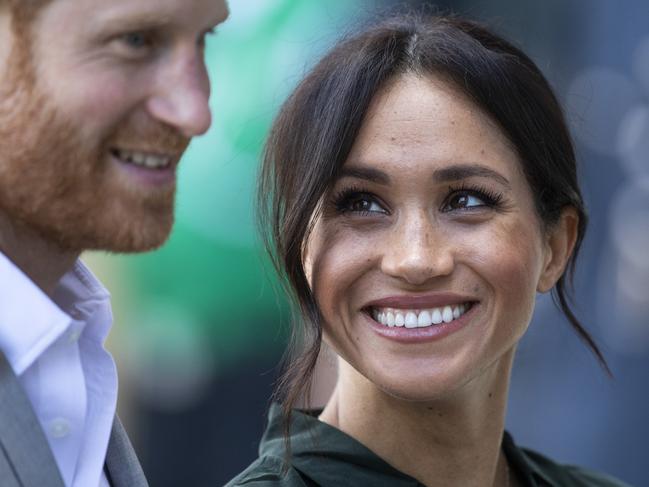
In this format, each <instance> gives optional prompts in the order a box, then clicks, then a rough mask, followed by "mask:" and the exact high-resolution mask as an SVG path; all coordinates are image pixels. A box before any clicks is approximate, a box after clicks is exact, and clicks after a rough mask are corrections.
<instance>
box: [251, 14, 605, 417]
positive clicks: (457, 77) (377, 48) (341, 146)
mask: <svg viewBox="0 0 649 487" xmlns="http://www.w3.org/2000/svg"><path fill="white" fill-rule="evenodd" d="M405 74H414V75H417V76H422V77H426V76H429V77H441V78H443V79H445V80H447V81H449V82H450V83H451V84H452V85H454V87H455V88H456V89H457V90H459V91H460V92H463V93H464V94H465V95H466V96H468V97H469V99H470V100H472V101H473V103H475V105H476V106H478V107H479V108H480V109H481V110H482V111H483V112H484V113H486V114H487V115H488V116H490V117H491V119H493V120H494V121H495V122H496V123H497V124H498V125H499V127H500V129H501V130H502V132H503V133H504V134H505V136H506V137H507V138H508V139H509V141H510V142H511V144H512V146H513V147H514V148H515V150H516V151H517V154H518V156H519V158H520V161H521V164H522V167H523V171H524V173H525V176H526V179H527V182H528V184H529V186H530V188H531V190H532V193H533V196H534V202H535V206H536V211H537V213H538V215H539V217H540V220H541V221H542V222H543V224H544V225H545V226H546V227H548V226H551V225H553V224H554V223H556V222H557V220H558V218H559V216H560V215H561V212H562V210H563V209H564V208H565V207H573V208H574V209H575V210H576V211H577V213H578V215H579V225H578V235H577V241H576V245H575V250H574V253H573V255H572V256H571V258H570V261H569V264H568V267H567V270H566V272H565V273H564V275H562V276H561V278H560V279H559V281H558V282H557V284H556V286H555V288H554V289H553V297H554V298H555V302H556V303H557V304H558V307H559V308H560V309H561V311H562V312H563V313H564V315H565V316H566V318H567V319H568V321H569V322H570V324H571V325H572V327H573V328H574V330H575V331H576V332H577V334H578V336H579V337H580V338H581V339H582V340H583V341H584V342H585V344H586V345H587V346H588V347H589V348H590V349H591V350H592V352H593V353H594V355H595V356H596V357H597V359H598V360H599V362H600V363H601V365H602V366H603V367H604V368H605V369H606V370H607V371H608V367H607V365H606V362H605V360H604V357H603V355H602V353H601V352H600V350H599V349H598V347H597V345H596V344H595V342H594V341H593V339H592V338H591V336H590V335H589V334H588V332H587V331H586V330H585V329H584V328H583V327H582V325H581V324H580V323H579V321H578V320H577V318H576V317H575V315H574V313H573V312H572V310H571V308H570V305H569V302H568V297H567V286H568V285H569V284H571V281H572V275H573V274H574V268H575V259H576V258H577V254H578V252H579V248H580V245H581V242H582V240H583V237H584V232H585V229H586V223H587V215H586V211H585V208H584V202H583V199H582V196H581V192H580V190H579V185H578V182H577V169H576V161H575V153H574V149H573V145H572V141H571V137H570V134H569V132H568V128H567V126H566V122H565V119H564V116H563V112H562V109H561V107H560V105H559V103H558V101H557V99H556V97H555V95H554V93H553V91H552V88H551V87H550V85H549V84H548V82H547V81H546V79H545V77H544V76H543V74H542V73H541V72H540V71H539V69H538V68H537V67H536V65H535V64H534V63H533V62H532V60H531V59H530V58H529V57H528V56H527V55H525V54H524V53H523V52H521V51H520V50H519V49H518V48H516V47H514V46H513V45H512V44H510V43H509V42H507V41H505V40H504V39H502V38H500V37H499V36H497V35H495V34H494V33H492V32H490V31H489V30H488V29H486V28H485V27H483V26H481V25H479V24H477V23H475V22H472V21H468V20H463V19H460V18H457V17H449V16H426V15H421V14H407V15H397V16H392V17H391V18H388V19H386V20H384V21H382V22H380V23H378V24H375V25H373V26H371V27H369V28H367V29H365V30H363V31H362V32H361V33H359V34H357V35H354V36H352V37H349V38H346V39H343V40H342V41H341V42H339V43H338V44H337V45H336V46H335V47H334V48H333V49H332V50H331V51H330V52H329V53H328V54H327V55H325V57H324V58H323V59H322V60H321V61H320V62H319V63H318V64H317V65H316V66H315V67H314V68H313V69H312V70H311V72H310V73H309V74H308V75H307V76H306V78H305V79H304V80H303V81H302V82H301V83H300V84H299V85H298V86H297V88H296V89H295V91H294V92H293V93H292V95H291V96H290V97H289V99H288V100H287V101H286V103H285V104H284V105H283V107H282V109H281V111H280V113H279V115H278V117H277V119H276V120H275V122H274V125H273V127H272V129H271V133H270V136H269V139H268V141H267V144H266V147H265V151H264V157H263V163H262V167H261V172H260V179H259V187H258V198H259V223H260V226H261V230H262V234H263V237H264V239H265V244H266V247H267V249H268V250H269V252H270V254H271V257H272V259H273V262H274V264H275V266H276V268H277V270H278V272H279V273H280V275H281V277H282V278H283V279H284V284H285V285H286V288H287V290H288V292H289V293H290V295H291V297H292V298H293V299H294V303H295V305H296V307H295V310H296V316H295V323H294V327H293V335H292V336H293V339H292V344H291V346H290V348H289V352H288V353H289V355H288V356H287V359H286V360H287V361H286V363H285V372H284V375H283V377H282V379H281V380H280V383H279V387H278V391H277V398H278V399H280V400H281V401H282V404H283V407H284V413H285V418H286V420H287V428H288V420H289V419H290V411H291V408H292V407H293V406H294V405H295V403H296V401H297V400H298V399H299V398H300V397H301V396H303V395H304V394H306V395H307V397H308V394H309V388H310V383H311V376H312V374H313V370H314V367H315V364H316V359H317V357H318V353H319V351H320V346H321V339H322V326H321V316H320V312H319V310H318V306H317V303H316V302H315V299H314V296H313V294H312V293H311V290H310V288H309V285H308V283H307V279H306V276H305V271H304V267H303V250H304V245H305V242H306V241H307V239H308V236H309V232H310V226H311V222H312V215H313V214H314V212H315V211H316V210H317V207H318V202H319V201H320V199H321V198H322V196H323V194H324V193H325V192H326V191H327V190H328V189H329V187H330V185H331V184H332V183H333V181H334V180H335V179H336V176H337V174H338V171H339V170H340V168H341V167H342V165H343V164H344V162H345V160H346V159H347V156H348V154H349V152H350V149H351V147H352V144H353V143H354V140H355V139H356V135H357V134H358V132H359V129H360V127H361V124H362V123H363V120H364V117H365V114H366V112H367V110H368V107H369V105H370V102H371V101H372V99H373V98H374V96H375V95H376V93H377V92H378V91H379V90H380V89H381V88H382V87H384V86H385V85H386V83H388V82H389V81H390V80H393V79H394V78H396V77H399V76H403V75H405Z"/></svg>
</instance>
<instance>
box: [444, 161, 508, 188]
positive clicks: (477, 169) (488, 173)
mask: <svg viewBox="0 0 649 487" xmlns="http://www.w3.org/2000/svg"><path fill="white" fill-rule="evenodd" d="M470 177H479V178H489V179H493V180H495V181H497V182H498V183H500V184H502V185H503V186H505V187H507V188H511V184H510V182H509V180H508V179H507V178H506V177H505V176H503V175H502V174H500V173H499V172H497V171H494V170H493V169H491V168H488V167H485V166H481V165H479V164H455V165H453V166H448V167H444V168H441V169H437V170H435V172H434V173H433V179H435V181H438V182H442V183H450V182H452V181H461V180H462V179H466V178H470Z"/></svg>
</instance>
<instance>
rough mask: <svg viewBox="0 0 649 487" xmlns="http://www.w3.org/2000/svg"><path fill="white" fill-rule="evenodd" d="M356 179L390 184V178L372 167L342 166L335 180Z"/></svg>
mask: <svg viewBox="0 0 649 487" xmlns="http://www.w3.org/2000/svg"><path fill="white" fill-rule="evenodd" d="M342 178H356V179H363V180H365V181H371V182H373V183H377V184H383V185H388V184H390V176H388V175H387V174H386V173H384V172H383V171H381V170H379V169H374V168H372V167H359V166H344V167H343V168H342V169H341V170H340V172H339V173H338V177H337V178H336V179H342Z"/></svg>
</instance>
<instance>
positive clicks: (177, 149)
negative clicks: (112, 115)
mask: <svg viewBox="0 0 649 487" xmlns="http://www.w3.org/2000/svg"><path fill="white" fill-rule="evenodd" d="M18 43H20V40H18V42H17V44H18ZM23 46H24V45H23ZM21 50H22V51H23V52H21ZM29 54H30V53H28V52H24V47H18V48H17V49H16V50H14V52H13V53H12V55H11V56H10V60H9V63H8V64H9V65H8V66H7V68H6V70H5V76H3V77H2V82H1V84H0V211H1V212H3V213H4V214H5V216H6V217H8V219H9V220H10V221H12V222H14V223H15V224H16V225H20V226H22V227H24V228H26V229H28V230H31V231H33V232H35V233H36V234H38V235H39V236H40V237H41V238H43V239H45V240H46V241H47V242H49V243H52V244H54V245H56V246H58V247H59V248H60V249H61V250H66V251H82V250H86V249H102V250H108V251H115V252H137V251H144V250H149V249H152V248H155V247H158V246H159V245H161V244H162V243H164V241H165V240H166V238H167V237H168V235H169V233H170V231H171V227H172V225H173V209H174V195H175V185H172V184H169V185H166V186H164V187H160V188H154V187H151V186H147V187H142V186H140V187H138V185H137V184H136V182H135V181H132V180H129V178H128V177H127V174H125V171H123V170H122V169H123V168H120V167H118V163H115V162H114V161H111V159H110V150H111V148H114V147H119V148H124V149H128V150H141V151H148V152H152V153H160V154H173V155H178V154H181V153H182V152H183V151H184V150H185V149H186V147H187V145H188V143H189V140H188V139H187V138H186V137H184V136H182V135H181V134H179V132H178V131H177V130H175V129H173V128H172V127H170V126H167V125H164V124H162V123H160V122H156V121H154V120H153V119H152V118H151V117H150V116H149V115H148V114H146V113H144V112H134V113H131V114H129V115H128V118H127V119H126V120H124V121H122V123H121V124H120V125H119V126H117V127H115V128H114V130H112V131H111V133H107V134H101V139H100V138H98V135H97V134H92V136H94V137H95V138H96V140H89V139H88V138H87V136H85V137H84V130H83V127H82V126H81V123H83V121H76V122H75V121H73V120H70V119H66V117H65V116H64V110H65V107H61V108H55V107H53V106H51V103H49V101H48V98H47V97H46V96H45V94H44V93H42V91H40V90H39V88H38V84H37V83H36V82H35V80H34V70H33V68H32V66H31V65H30V62H29V59H30V55H29ZM140 109H141V108H140ZM89 122H91V121H89Z"/></svg>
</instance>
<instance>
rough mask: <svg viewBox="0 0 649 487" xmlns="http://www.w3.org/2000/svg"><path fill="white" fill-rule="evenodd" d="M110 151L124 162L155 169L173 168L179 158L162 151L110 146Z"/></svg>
mask: <svg viewBox="0 0 649 487" xmlns="http://www.w3.org/2000/svg"><path fill="white" fill-rule="evenodd" d="M110 153H111V154H112V155H113V156H114V157H115V158H117V159H118V160H120V161H121V162H124V163H126V164H132V165H134V166H139V167H142V168H146V169H157V170H163V169H170V168H174V167H175V166H176V165H177V163H178V160H179V159H180V157H179V156H177V155H174V154H172V153H165V152H164V151H149V150H138V149H122V148H112V149H111V150H110Z"/></svg>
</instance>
